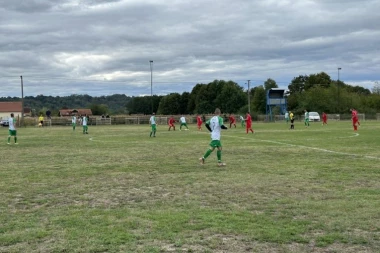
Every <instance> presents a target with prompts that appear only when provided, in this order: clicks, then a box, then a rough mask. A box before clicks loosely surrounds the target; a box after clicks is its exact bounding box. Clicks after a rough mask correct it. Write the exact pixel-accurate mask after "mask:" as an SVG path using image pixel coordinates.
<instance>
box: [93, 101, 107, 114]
mask: <svg viewBox="0 0 380 253" xmlns="http://www.w3.org/2000/svg"><path fill="white" fill-rule="evenodd" d="M90 109H91V111H92V114H93V115H106V114H109V109H108V106H107V105H104V104H100V105H99V104H92V105H90Z"/></svg>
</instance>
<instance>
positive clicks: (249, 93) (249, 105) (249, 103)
mask: <svg viewBox="0 0 380 253" xmlns="http://www.w3.org/2000/svg"><path fill="white" fill-rule="evenodd" d="M250 82H251V80H248V82H247V83H248V92H247V94H248V112H249V114H251V100H250V96H251V92H250V89H249V84H250Z"/></svg>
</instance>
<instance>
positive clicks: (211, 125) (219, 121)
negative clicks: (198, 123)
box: [199, 108, 227, 166]
mask: <svg viewBox="0 0 380 253" xmlns="http://www.w3.org/2000/svg"><path fill="white" fill-rule="evenodd" d="M220 113H221V112H220V109H219V108H216V109H215V116H214V117H212V118H211V119H209V120H208V121H206V128H207V129H208V130H209V131H210V132H211V142H210V148H209V149H208V150H207V151H206V153H205V154H204V155H203V156H202V157H201V158H199V161H200V163H201V164H204V163H205V160H206V158H207V157H208V156H209V155H210V154H211V153H212V152H213V151H214V149H215V148H217V151H216V156H217V158H218V166H225V165H226V164H225V163H224V162H222V143H221V142H220V132H221V130H222V129H227V127H226V126H225V125H223V118H222V117H220Z"/></svg>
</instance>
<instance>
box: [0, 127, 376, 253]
mask: <svg viewBox="0 0 380 253" xmlns="http://www.w3.org/2000/svg"><path fill="white" fill-rule="evenodd" d="M253 127H254V129H255V130H256V134H254V135H252V134H245V131H244V129H242V128H240V127H238V128H236V129H229V130H227V131H224V132H223V133H222V143H223V148H224V150H223V161H224V162H226V163H227V166H226V167H223V168H220V167H217V166H216V152H214V153H213V154H212V155H211V156H210V157H209V158H208V159H207V160H206V164H205V165H203V166H201V165H199V163H198V158H199V157H201V156H202V155H203V154H204V152H205V151H206V149H207V148H208V143H209V141H210V139H209V135H208V134H207V133H206V131H205V130H204V131H203V132H198V131H195V129H196V127H195V126H190V131H178V130H177V131H175V132H173V131H171V132H168V131H167V127H166V126H163V125H159V126H158V132H157V137H156V138H149V132H150V128H149V126H147V125H145V126H144V125H143V126H108V127H106V126H104V127H95V126H90V127H89V132H90V134H89V135H83V134H82V133H81V131H80V130H81V129H80V128H78V129H77V130H76V132H73V131H72V130H71V128H70V127H66V128H65V127H51V128H32V127H31V128H21V129H18V139H19V145H13V144H12V145H6V137H7V129H6V128H1V129H0V134H1V136H3V137H2V139H3V142H2V143H3V145H0V158H1V168H0V193H1V195H0V196H1V197H0V252H379V251H380V212H379V210H380V180H379V178H380V151H379V147H380V135H379V132H380V123H377V122H363V123H362V126H361V127H360V128H359V131H358V134H359V135H355V134H354V132H353V130H352V127H351V124H350V122H330V123H329V125H328V126H325V127H322V126H321V124H320V123H312V124H311V127H310V128H304V127H303V126H302V125H301V123H297V124H296V130H294V131H290V130H288V126H287V125H286V124H285V123H284V124H282V123H281V124H280V123H271V124H253Z"/></svg>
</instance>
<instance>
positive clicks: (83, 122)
mask: <svg viewBox="0 0 380 253" xmlns="http://www.w3.org/2000/svg"><path fill="white" fill-rule="evenodd" d="M87 122H88V117H87V114H85V115H84V116H83V117H82V127H83V134H88V126H87Z"/></svg>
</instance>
